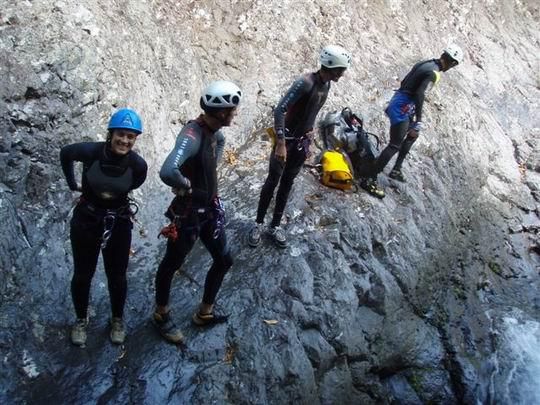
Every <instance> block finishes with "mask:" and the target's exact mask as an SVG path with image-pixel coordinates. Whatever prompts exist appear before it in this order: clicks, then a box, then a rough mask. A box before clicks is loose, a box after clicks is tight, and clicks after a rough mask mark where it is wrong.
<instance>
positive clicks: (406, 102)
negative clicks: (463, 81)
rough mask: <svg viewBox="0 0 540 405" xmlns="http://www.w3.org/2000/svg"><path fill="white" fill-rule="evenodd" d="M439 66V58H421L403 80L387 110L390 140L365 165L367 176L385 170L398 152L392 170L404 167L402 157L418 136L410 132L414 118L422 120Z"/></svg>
mask: <svg viewBox="0 0 540 405" xmlns="http://www.w3.org/2000/svg"><path fill="white" fill-rule="evenodd" d="M440 70H441V65H440V62H439V60H438V59H430V60H426V61H422V62H418V63H417V64H416V65H414V66H413V68H412V69H411V71H410V72H409V73H408V74H407V76H405V78H404V79H403V80H402V81H401V85H400V87H399V90H398V91H397V92H396V93H395V94H394V96H393V97H392V99H391V100H390V103H389V104H388V107H387V108H386V110H385V112H386V114H387V115H388V117H389V118H390V143H389V145H388V146H387V147H386V148H385V149H384V150H383V151H382V152H381V154H380V155H379V157H378V158H377V160H376V161H375V162H374V163H373V164H372V165H368V166H364V167H363V169H364V170H361V173H360V175H362V176H365V177H367V176H368V175H376V174H377V173H380V172H382V171H383V169H384V168H385V167H386V165H387V164H388V162H389V161H390V159H392V156H394V155H395V154H396V153H397V152H399V155H398V157H397V159H396V163H395V165H394V169H393V170H401V165H402V164H403V160H404V159H405V157H406V156H407V154H408V153H409V151H410V150H411V147H412V145H413V144H414V142H415V141H416V139H417V138H413V137H411V136H408V135H407V134H408V131H409V127H410V125H411V124H412V123H413V121H414V122H416V123H418V122H421V121H422V113H423V106H424V97H425V93H426V90H427V89H428V86H429V84H430V83H436V82H437V81H438V78H439V71H440Z"/></svg>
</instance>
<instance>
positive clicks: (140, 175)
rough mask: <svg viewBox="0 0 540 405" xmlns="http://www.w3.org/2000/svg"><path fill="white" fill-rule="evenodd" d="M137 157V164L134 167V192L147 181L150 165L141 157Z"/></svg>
mask: <svg viewBox="0 0 540 405" xmlns="http://www.w3.org/2000/svg"><path fill="white" fill-rule="evenodd" d="M135 156H136V158H135V163H134V165H133V185H132V187H131V189H132V190H135V189H136V188H139V187H140V186H142V184H143V183H144V181H145V180H146V174H147V172H148V165H147V164H146V161H145V160H144V159H143V158H142V157H140V156H139V155H135Z"/></svg>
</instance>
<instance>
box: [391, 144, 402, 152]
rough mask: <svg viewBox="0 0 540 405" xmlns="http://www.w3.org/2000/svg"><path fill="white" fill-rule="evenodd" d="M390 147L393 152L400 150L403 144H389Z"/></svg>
mask: <svg viewBox="0 0 540 405" xmlns="http://www.w3.org/2000/svg"><path fill="white" fill-rule="evenodd" d="M388 148H389V149H390V150H391V151H392V153H396V152H399V149H400V148H401V145H396V144H395V143H390V144H388Z"/></svg>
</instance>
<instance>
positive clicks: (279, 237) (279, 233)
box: [268, 226, 287, 248]
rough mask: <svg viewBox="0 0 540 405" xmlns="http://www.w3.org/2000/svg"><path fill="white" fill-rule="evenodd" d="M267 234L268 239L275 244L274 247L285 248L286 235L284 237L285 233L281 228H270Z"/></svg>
mask: <svg viewBox="0 0 540 405" xmlns="http://www.w3.org/2000/svg"><path fill="white" fill-rule="evenodd" d="M268 234H269V235H270V237H271V238H272V239H273V240H274V242H276V245H278V247H280V248H286V247H287V235H285V231H284V230H283V229H281V227H279V226H276V227H272V228H270V229H269V230H268Z"/></svg>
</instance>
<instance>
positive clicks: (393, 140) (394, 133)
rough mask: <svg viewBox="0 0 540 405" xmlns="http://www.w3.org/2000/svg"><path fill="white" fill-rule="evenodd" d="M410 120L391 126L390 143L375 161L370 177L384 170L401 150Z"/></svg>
mask: <svg viewBox="0 0 540 405" xmlns="http://www.w3.org/2000/svg"><path fill="white" fill-rule="evenodd" d="M408 128H409V121H408V120H407V121H402V122H399V123H397V124H395V125H392V126H391V127H390V143H389V144H388V146H387V147H386V148H384V150H383V151H382V152H381V154H380V155H379V157H378V158H377V159H376V160H375V162H374V163H373V171H372V172H371V173H370V174H369V176H366V177H370V176H373V175H375V174H378V173H380V172H382V171H383V169H384V168H385V167H386V165H387V164H388V162H389V161H390V159H392V157H393V156H394V155H395V154H396V153H397V152H398V151H399V150H400V147H401V143H402V142H403V139H404V138H405V135H406V134H407V130H408Z"/></svg>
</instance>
